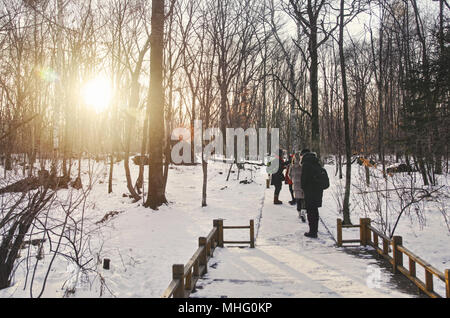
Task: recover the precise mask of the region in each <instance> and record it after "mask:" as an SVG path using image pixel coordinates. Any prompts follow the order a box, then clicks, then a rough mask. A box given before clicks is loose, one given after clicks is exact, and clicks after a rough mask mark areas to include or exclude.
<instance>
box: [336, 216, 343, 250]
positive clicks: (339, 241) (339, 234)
mask: <svg viewBox="0 0 450 318" xmlns="http://www.w3.org/2000/svg"><path fill="white" fill-rule="evenodd" d="M336 231H337V246H338V247H342V219H337V226H336Z"/></svg>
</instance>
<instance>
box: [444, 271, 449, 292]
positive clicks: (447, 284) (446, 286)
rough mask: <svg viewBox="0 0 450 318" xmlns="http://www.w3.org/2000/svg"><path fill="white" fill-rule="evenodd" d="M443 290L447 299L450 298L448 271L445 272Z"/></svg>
mask: <svg viewBox="0 0 450 318" xmlns="http://www.w3.org/2000/svg"><path fill="white" fill-rule="evenodd" d="M445 289H446V291H447V293H446V294H447V298H450V269H446V270H445Z"/></svg>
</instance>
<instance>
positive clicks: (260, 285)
mask: <svg viewBox="0 0 450 318" xmlns="http://www.w3.org/2000/svg"><path fill="white" fill-rule="evenodd" d="M289 199H290V198H289V192H288V191H287V189H286V188H283V190H282V192H281V200H282V201H283V203H284V204H283V205H282V206H275V205H273V188H271V189H268V190H266V196H265V202H264V207H263V210H262V217H261V220H260V222H261V223H260V224H259V231H258V236H257V239H256V248H255V249H250V248H233V247H228V248H224V249H220V248H219V249H217V250H216V253H215V256H214V258H212V259H211V260H210V268H209V272H208V274H207V275H206V276H205V277H204V278H203V279H202V280H200V281H199V282H198V290H197V292H196V293H194V294H192V295H191V297H231V298H234V297H243V298H258V297H272V298H278V297H298V298H300V297H377V298H378V297H411V296H410V295H409V294H406V293H402V292H400V291H397V290H396V285H395V283H393V282H391V279H392V274H391V273H390V272H389V271H388V270H386V269H383V268H380V267H379V266H378V265H377V263H376V260H374V259H372V258H369V257H368V258H367V259H364V258H361V257H355V256H352V255H350V254H348V253H345V252H343V251H341V250H339V249H337V248H335V246H334V244H335V243H334V241H333V239H332V237H331V236H330V235H329V234H328V233H327V231H326V229H325V228H324V227H323V224H320V225H319V239H318V240H314V239H309V238H306V237H305V236H304V235H303V234H304V232H306V231H307V230H308V226H307V224H306V223H302V222H301V221H300V219H299V218H298V214H297V211H296V209H295V207H292V206H290V205H289V204H288V203H287V201H289ZM257 226H258V224H257ZM225 235H227V232H225Z"/></svg>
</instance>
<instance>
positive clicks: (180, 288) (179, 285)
mask: <svg viewBox="0 0 450 318" xmlns="http://www.w3.org/2000/svg"><path fill="white" fill-rule="evenodd" d="M225 229H250V241H224V239H223V238H224V235H223V232H224V230H225ZM254 233H255V231H254V221H253V220H250V225H249V226H223V220H214V221H213V229H212V230H211V232H210V233H209V234H208V236H207V237H200V238H199V239H198V245H199V247H198V249H197V251H196V252H195V253H194V255H193V256H192V257H191V259H190V260H189V261H188V263H187V264H186V265H183V264H174V265H173V266H172V281H171V282H170V284H169V286H168V287H167V288H166V290H165V291H164V293H163V295H162V298H170V297H173V298H188V297H189V295H190V294H191V292H192V291H194V290H195V285H196V283H197V281H198V280H199V278H200V277H202V276H203V275H204V274H206V273H207V272H208V261H209V259H210V258H211V257H213V253H214V250H215V249H216V247H223V246H224V244H250V247H251V248H254V247H255V237H254Z"/></svg>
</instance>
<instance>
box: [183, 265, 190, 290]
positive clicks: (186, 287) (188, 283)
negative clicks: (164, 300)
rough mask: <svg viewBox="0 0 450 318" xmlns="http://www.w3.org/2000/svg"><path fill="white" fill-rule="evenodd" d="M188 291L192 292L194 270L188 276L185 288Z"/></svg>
mask: <svg viewBox="0 0 450 318" xmlns="http://www.w3.org/2000/svg"><path fill="white" fill-rule="evenodd" d="M184 288H185V289H186V290H188V291H189V292H190V291H191V290H192V268H191V269H190V270H189V273H187V275H186V284H185V286H184Z"/></svg>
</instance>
